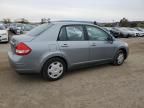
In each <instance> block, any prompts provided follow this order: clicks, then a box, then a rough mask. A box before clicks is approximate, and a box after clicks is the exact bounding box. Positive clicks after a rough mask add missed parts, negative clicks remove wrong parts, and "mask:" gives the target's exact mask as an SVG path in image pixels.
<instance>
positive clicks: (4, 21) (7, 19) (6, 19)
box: [2, 18, 11, 24]
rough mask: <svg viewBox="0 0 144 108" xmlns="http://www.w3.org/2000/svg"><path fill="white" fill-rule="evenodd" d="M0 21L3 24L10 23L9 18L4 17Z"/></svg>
mask: <svg viewBox="0 0 144 108" xmlns="http://www.w3.org/2000/svg"><path fill="white" fill-rule="evenodd" d="M2 22H3V23H5V24H9V23H11V20H10V19H9V18H4V19H3V21H2Z"/></svg>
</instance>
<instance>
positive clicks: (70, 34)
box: [59, 25, 85, 41]
mask: <svg viewBox="0 0 144 108" xmlns="http://www.w3.org/2000/svg"><path fill="white" fill-rule="evenodd" d="M59 40H60V41H83V40H85V38H84V31H83V27H82V26H79V25H72V26H66V27H63V28H62V29H61V31H60V34H59Z"/></svg>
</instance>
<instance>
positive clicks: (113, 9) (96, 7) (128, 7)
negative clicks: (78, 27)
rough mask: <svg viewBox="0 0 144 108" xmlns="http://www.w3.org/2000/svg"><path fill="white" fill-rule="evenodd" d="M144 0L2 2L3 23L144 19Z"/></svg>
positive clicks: (1, 14) (0, 10)
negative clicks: (8, 20) (5, 20)
mask: <svg viewBox="0 0 144 108" xmlns="http://www.w3.org/2000/svg"><path fill="white" fill-rule="evenodd" d="M143 11H144V0H0V20H2V19H3V18H11V19H12V20H15V19H19V18H26V19H28V20H29V21H34V22H35V21H40V19H41V18H51V20H83V21H97V22H113V21H119V20H120V19H122V18H123V17H125V18H127V19H128V20H131V21H133V20H141V21H143V20H144V12H143Z"/></svg>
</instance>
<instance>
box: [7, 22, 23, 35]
mask: <svg viewBox="0 0 144 108" xmlns="http://www.w3.org/2000/svg"><path fill="white" fill-rule="evenodd" d="M9 31H10V32H12V33H14V34H16V35H20V34H22V33H23V26H22V25H20V24H15V23H14V24H11V25H10V27H9Z"/></svg>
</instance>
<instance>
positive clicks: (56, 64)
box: [42, 58, 66, 81]
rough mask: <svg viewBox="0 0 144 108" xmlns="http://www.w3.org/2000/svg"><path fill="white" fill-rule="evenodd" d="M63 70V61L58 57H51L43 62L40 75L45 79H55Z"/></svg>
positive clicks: (61, 74) (58, 77) (59, 76)
mask: <svg viewBox="0 0 144 108" xmlns="http://www.w3.org/2000/svg"><path fill="white" fill-rule="evenodd" d="M65 71H66V64H65V62H64V61H63V60H62V59H59V58H52V59H50V60H48V61H47V62H46V63H45V65H44V68H43V71H42V76H43V78H44V79H46V80H50V81H55V80H58V79H60V78H62V77H63V75H64V73H65Z"/></svg>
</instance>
